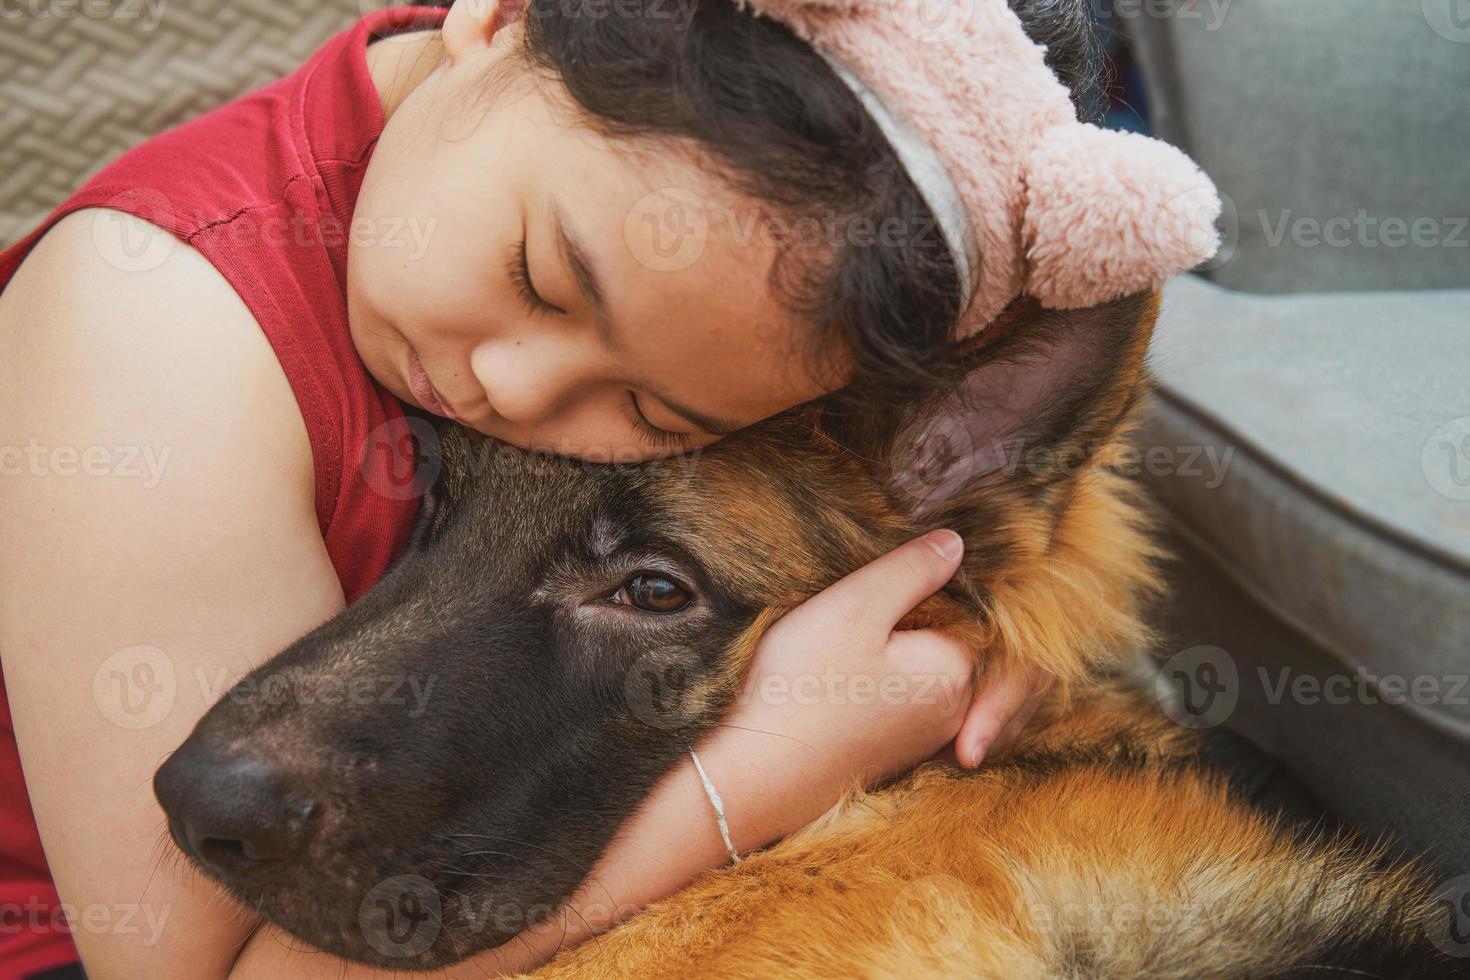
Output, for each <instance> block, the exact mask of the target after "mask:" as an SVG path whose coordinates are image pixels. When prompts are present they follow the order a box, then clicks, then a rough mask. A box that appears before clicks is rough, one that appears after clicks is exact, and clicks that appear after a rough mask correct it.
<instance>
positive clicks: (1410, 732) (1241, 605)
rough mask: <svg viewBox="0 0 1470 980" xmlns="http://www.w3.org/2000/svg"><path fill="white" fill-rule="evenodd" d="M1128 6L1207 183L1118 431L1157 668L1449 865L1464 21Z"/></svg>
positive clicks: (1325, 6) (1334, 10) (1142, 58)
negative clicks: (1197, 231) (1209, 213)
mask: <svg viewBox="0 0 1470 980" xmlns="http://www.w3.org/2000/svg"><path fill="white" fill-rule="evenodd" d="M1137 6H1138V8H1139V11H1140V12H1139V13H1137V15H1135V16H1132V17H1127V18H1124V20H1125V24H1126V31H1127V34H1128V39H1129V43H1130V46H1131V47H1132V49H1133V52H1134V55H1135V58H1136V59H1137V61H1138V63H1139V66H1140V69H1141V72H1142V75H1143V79H1144V85H1145V88H1146V90H1147V97H1148V107H1149V111H1148V115H1149V120H1150V125H1151V128H1152V129H1153V130H1154V132H1155V133H1156V134H1157V135H1160V136H1162V137H1163V138H1165V139H1168V140H1170V141H1171V142H1174V143H1176V144H1177V145H1179V146H1180V147H1182V148H1183V149H1185V150H1186V151H1187V152H1189V153H1190V154H1191V155H1192V156H1193V157H1194V158H1195V159H1196V160H1198V161H1199V162H1200V164H1201V165H1202V166H1203V167H1204V168H1205V170H1206V171H1208V172H1209V173H1210V174H1211V176H1212V177H1213V178H1214V179H1215V180H1216V182H1217V184H1218V185H1219V187H1220V189H1221V191H1222V192H1223V194H1224V195H1225V197H1226V199H1227V201H1226V208H1225V214H1224V216H1223V217H1222V232H1223V235H1224V247H1223V249H1222V251H1221V254H1220V255H1219V256H1218V257H1217V258H1216V259H1215V260H1212V261H1211V262H1210V263H1207V264H1206V266H1205V267H1203V268H1202V269H1201V270H1198V274H1195V275H1190V276H1187V277H1182V278H1181V279H1179V280H1176V281H1174V282H1172V283H1170V284H1169V285H1168V286H1167V287H1166V289H1165V294H1164V304H1163V311H1162V316H1161V319H1160V325H1159V333H1158V340H1157V344H1156V348H1155V353H1154V357H1153V367H1154V371H1155V374H1156V376H1157V379H1158V384H1157V392H1156V397H1155V399H1154V402H1153V405H1152V407H1151V411H1150V413H1149V416H1148V419H1147V421H1146V424H1145V426H1144V429H1143V432H1142V434H1141V442H1142V447H1141V448H1143V450H1144V455H1143V457H1142V458H1143V459H1144V460H1145V461H1146V462H1145V465H1144V466H1143V467H1142V469H1143V472H1144V476H1145V479H1146V480H1147V482H1148V484H1149V485H1150V487H1151V488H1152V490H1153V492H1154V494H1155V496H1156V498H1157V499H1158V500H1159V502H1160V503H1161V505H1162V509H1163V513H1164V514H1165V518H1166V522H1167V524H1168V526H1169V529H1170V533H1171V535H1172V536H1173V539H1174V541H1173V544H1174V547H1175V550H1176V552H1177V553H1178V554H1179V556H1180V560H1179V561H1178V562H1177V563H1176V564H1175V565H1174V566H1173V568H1172V569H1171V580H1172V581H1173V583H1174V585H1175V586H1176V590H1175V594H1174V598H1173V599H1172V600H1171V601H1170V602H1169V603H1168V604H1167V607H1166V608H1164V609H1163V610H1161V612H1160V618H1161V620H1162V622H1163V623H1164V625H1165V632H1166V636H1167V640H1166V642H1165V644H1164V645H1163V647H1162V648H1161V649H1160V650H1159V651H1158V655H1159V659H1160V660H1161V661H1162V662H1163V664H1164V671H1163V674H1162V675H1161V682H1163V684H1164V687H1163V689H1164V690H1174V691H1175V694H1176V696H1179V695H1189V694H1191V693H1192V694H1193V695H1194V696H1195V697H1196V700H1197V702H1198V706H1199V707H1200V709H1201V711H1203V710H1204V708H1205V707H1207V706H1206V705H1205V702H1204V701H1200V700H1199V698H1200V697H1201V692H1202V691H1206V689H1208V690H1209V691H1213V692H1214V693H1215V694H1216V695H1217V698H1216V700H1217V701H1218V702H1219V704H1217V705H1216V706H1215V707H1214V710H1213V711H1212V712H1208V711H1207V712H1204V714H1202V715H1201V716H1200V717H1199V718H1198V719H1197V720H1195V721H1194V722H1193V723H1195V724H1200V725H1215V724H1219V725H1224V726H1228V727H1230V728H1233V729H1235V730H1236V731H1238V732H1240V733H1242V734H1244V735H1246V736H1247V737H1248V738H1249V739H1251V740H1252V741H1254V742H1256V743H1257V744H1258V745H1260V746H1261V747H1262V748H1264V749H1266V750H1267V751H1269V752H1271V753H1273V754H1275V755H1277V756H1279V757H1280V758H1281V759H1283V760H1284V761H1285V762H1286V763H1287V765H1288V766H1289V767H1290V768H1291V769H1292V770H1293V772H1294V773H1295V774H1296V775H1297V776H1298V777H1299V779H1300V780H1301V781H1302V782H1303V783H1305V784H1306V786H1307V788H1308V789H1309V790H1311V791H1312V792H1313V793H1314V794H1315V795H1316V796H1317V797H1318V798H1319V800H1320V801H1321V802H1322V803H1323V804H1325V805H1326V806H1327V807H1328V808H1330V809H1331V810H1333V811H1335V812H1336V813H1338V814H1339V815H1341V816H1342V817H1344V818H1346V819H1347V820H1349V821H1351V822H1353V823H1356V824H1359V825H1361V826H1362V827H1364V828H1365V829H1366V830H1368V831H1369V832H1370V834H1372V835H1374V836H1382V837H1384V838H1385V839H1388V840H1392V841H1395V842H1397V843H1398V844H1400V845H1402V846H1403V847H1404V848H1405V849H1407V850H1410V851H1413V852H1424V853H1427V854H1429V855H1430V856H1431V858H1432V859H1433V860H1435V861H1437V862H1438V863H1439V865H1440V866H1441V868H1442V870H1443V872H1444V873H1445V874H1446V875H1447V876H1448V875H1453V874H1457V873H1464V872H1466V871H1470V680H1467V675H1470V20H1467V19H1466V18H1465V17H1464V16H1463V14H1462V13H1461V8H1460V7H1457V6H1456V3H1455V2H1454V0H1447V2H1441V0H1423V2H1422V3H1421V2H1418V0H1416V2H1413V3H1395V4H1389V3H1383V2H1380V0H1293V2H1291V3H1281V2H1275V0H1232V2H1228V3H1223V4H1213V5H1212V4H1193V3H1168V4H1153V5H1149V4H1142V5H1137ZM1150 11H1152V13H1153V14H1154V15H1151V14H1150ZM1149 452H1152V453H1153V456H1152V460H1153V464H1152V465H1149V464H1148V463H1147V460H1148V459H1149V458H1150V457H1149V456H1148V455H1147V454H1148V453H1149ZM1170 678H1173V680H1170ZM1191 685H1193V690H1191V689H1190V688H1191ZM1176 688H1177V690H1176ZM1467 887H1470V886H1467ZM1467 894H1470V892H1467Z"/></svg>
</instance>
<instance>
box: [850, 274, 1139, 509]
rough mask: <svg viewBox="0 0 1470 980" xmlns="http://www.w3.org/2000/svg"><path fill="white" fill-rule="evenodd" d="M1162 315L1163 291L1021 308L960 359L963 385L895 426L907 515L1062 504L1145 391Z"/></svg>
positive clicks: (900, 500)
mask: <svg viewBox="0 0 1470 980" xmlns="http://www.w3.org/2000/svg"><path fill="white" fill-rule="evenodd" d="M1157 311H1158V296H1157V294H1156V293H1154V292H1145V293H1140V294H1136V295H1133V296H1129V297H1125V298H1123V299H1119V300H1115V301H1113V302H1111V303H1105V304H1103V305H1100V306H1094V307H1089V308H1087V309H1081V310H1048V309H1043V308H1041V307H1040V306H1039V305H1037V304H1036V303H1035V302H1034V301H1031V300H1026V299H1023V300H1020V301H1018V302H1017V303H1016V304H1013V306H1012V307H1011V308H1010V309H1009V310H1008V311H1007V313H1006V315H1004V316H1003V317H1002V318H1001V320H1000V321H999V322H997V323H996V324H994V325H992V327H991V328H990V329H991V330H992V331H994V333H992V335H991V336H990V338H988V339H987V340H986V341H985V342H984V343H983V344H981V345H980V346H978V347H975V348H973V349H971V350H970V351H968V352H966V353H964V354H962V355H961V356H962V357H963V358H964V363H963V365H962V366H961V369H960V371H959V378H960V380H959V381H958V382H957V384H955V386H954V387H952V388H951V389H950V390H949V391H948V392H947V393H944V394H942V395H940V396H937V397H935V398H934V399H931V400H930V401H928V402H927V403H925V404H922V405H920V406H917V407H916V408H915V409H914V410H913V411H911V412H909V413H907V414H906V415H904V416H902V417H900V418H898V419H896V420H894V422H893V424H892V426H891V428H890V429H889V433H890V434H889V435H888V436H887V437H886V438H885V440H884V441H885V442H886V443H887V445H886V447H885V449H884V450H883V451H882V452H881V454H880V455H879V456H878V458H879V459H882V460H884V461H885V466H886V473H885V478H886V482H887V485H888V488H889V490H890V492H891V493H892V494H893V496H894V498H895V501H896V502H897V504H898V507H899V509H900V510H901V511H903V512H905V513H906V514H907V515H908V516H909V517H910V518H911V519H912V520H914V521H915V523H918V524H923V525H929V524H934V525H936V526H937V525H942V524H944V523H945V521H946V520H947V519H949V518H950V517H951V516H952V515H954V513H955V511H961V512H963V511H964V510H965V509H966V508H969V507H972V506H973V505H974V503H975V502H976V501H977V499H978V497H979V496H980V495H982V494H985V493H987V492H993V491H995V490H997V489H999V488H1002V487H1006V488H1012V489H1014V490H1015V491H1017V492H1019V493H1022V494H1024V496H1025V497H1026V498H1027V499H1028V500H1031V501H1037V502H1041V503H1042V504H1046V503H1047V502H1048V501H1055V500H1057V499H1060V497H1061V495H1064V494H1065V493H1067V492H1068V487H1069V485H1070V484H1071V482H1072V480H1073V479H1074V478H1075V477H1076V476H1077V475H1078V474H1079V473H1081V472H1083V470H1084V469H1085V468H1086V465H1087V464H1088V463H1090V462H1091V461H1092V460H1093V458H1094V457H1095V456H1096V454H1097V453H1098V451H1099V450H1101V449H1102V448H1104V447H1105V446H1106V445H1107V444H1108V443H1109V442H1110V440H1111V439H1112V438H1113V436H1114V435H1116V433H1117V431H1118V429H1119V426H1120V424H1121V423H1122V421H1123V420H1124V419H1125V417H1126V416H1127V415H1128V413H1129V409H1130V408H1131V407H1132V405H1133V403H1134V401H1135V400H1136V399H1137V397H1138V396H1139V395H1140V394H1141V391H1142V389H1143V386H1144V375H1143V358H1144V354H1145V351H1146V350H1147V347H1148V341H1149V338H1150V336H1151V334H1152V330H1153V323H1154V319H1155V317H1156V315H1157ZM955 516H957V515H955Z"/></svg>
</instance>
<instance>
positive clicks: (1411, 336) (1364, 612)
mask: <svg viewBox="0 0 1470 980" xmlns="http://www.w3.org/2000/svg"><path fill="white" fill-rule="evenodd" d="M1467 313H1470V290H1443V291H1423V292H1404V293H1355V294H1342V293H1339V294H1318V295H1313V294H1302V295H1293V296H1260V295H1251V294H1245V293H1237V292H1233V291H1231V290H1227V289H1223V288H1221V287H1219V286H1216V285H1213V284H1212V283H1209V282H1207V281H1205V280H1203V279H1201V278H1199V277H1197V276H1185V277H1181V278H1179V279H1177V280H1174V281H1173V282H1171V283H1170V284H1169V285H1168V286H1167V287H1166V288H1165V291H1164V301H1163V311H1162V314H1161V317H1160V323H1159V330H1158V335H1157V339H1156V342H1155V347H1154V354H1153V362H1152V363H1153V369H1154V371H1155V374H1156V376H1157V379H1158V383H1157V396H1156V398H1155V404H1154V406H1153V411H1152V412H1151V413H1150V414H1149V417H1148V419H1147V421H1146V423H1145V428H1144V432H1143V443H1144V445H1145V446H1147V447H1151V451H1152V452H1153V454H1154V455H1153V457H1152V459H1150V457H1149V456H1148V455H1147V454H1145V455H1144V456H1143V457H1142V458H1141V469H1142V471H1143V473H1144V475H1145V479H1146V480H1147V481H1148V482H1149V483H1150V485H1151V486H1152V488H1153V489H1154V492H1155V493H1156V495H1157V496H1158V498H1159V499H1160V500H1161V501H1162V502H1163V503H1164V505H1165V506H1166V507H1167V508H1168V509H1169V510H1171V511H1172V512H1173V513H1174V515H1175V517H1176V518H1177V520H1178V522H1179V523H1180V524H1182V525H1183V526H1184V528H1185V530H1186V533H1188V534H1190V535H1191V536H1192V537H1193V538H1194V539H1195V540H1196V541H1197V542H1198V543H1199V544H1200V546H1201V547H1202V548H1203V549H1204V550H1205V551H1206V552H1207V553H1208V554H1210V555H1211V556H1212V558H1213V559H1214V560H1216V561H1217V562H1218V563H1219V564H1220V565H1221V566H1222V567H1223V568H1225V569H1226V570H1228V571H1229V572H1230V574H1231V575H1232V577H1233V578H1235V580H1236V581H1237V582H1239V583H1240V584H1241V585H1242V586H1243V587H1245V588H1247V589H1249V590H1250V591H1251V592H1253V593H1254V594H1255V595H1256V597H1257V598H1258V599H1259V600H1260V601H1261V603H1262V604H1263V605H1264V606H1266V607H1267V608H1268V609H1270V610H1271V611H1272V612H1274V613H1275V614H1276V615H1277V616H1279V617H1280V618H1282V619H1283V620H1285V621H1286V622H1288V623H1290V624H1291V625H1293V626H1294V627H1295V628H1297V629H1298V630H1299V631H1301V632H1302V633H1304V634H1306V635H1307V636H1309V637H1311V638H1312V639H1313V640H1315V641H1316V642H1317V643H1319V644H1320V645H1321V646H1322V647H1324V648H1325V649H1327V650H1328V651H1330V652H1332V653H1333V654H1335V655H1336V656H1337V657H1338V658H1339V659H1340V660H1341V661H1342V663H1343V664H1344V666H1346V667H1348V668H1350V670H1353V671H1358V670H1361V671H1362V672H1363V673H1364V675H1365V676H1366V677H1369V678H1377V679H1378V680H1379V681H1380V682H1381V684H1382V686H1383V691H1382V696H1383V697H1384V700H1390V699H1392V698H1398V699H1399V700H1401V701H1402V703H1403V704H1404V705H1405V706H1406V707H1407V708H1408V709H1409V710H1411V711H1414V712H1416V713H1417V714H1419V715H1420V716H1421V717H1423V718H1425V719H1426V720H1428V721H1430V722H1431V723H1433V724H1435V725H1436V726H1438V727H1440V728H1441V729H1443V730H1446V731H1450V732H1453V733H1455V734H1456V735H1459V736H1461V737H1465V738H1470V685H1467V684H1466V683H1465V677H1466V675H1467V674H1470V383H1467V380H1466V375H1465V370H1466V365H1470V331H1467V330H1466V329H1465V324H1466V321H1467ZM1416 683H1417V684H1418V685H1419V688H1418V690H1417V691H1406V692H1404V693H1403V694H1402V695H1400V694H1399V693H1398V689H1399V687H1400V686H1403V685H1409V686H1412V685H1414V684H1416ZM1431 688H1432V690H1431Z"/></svg>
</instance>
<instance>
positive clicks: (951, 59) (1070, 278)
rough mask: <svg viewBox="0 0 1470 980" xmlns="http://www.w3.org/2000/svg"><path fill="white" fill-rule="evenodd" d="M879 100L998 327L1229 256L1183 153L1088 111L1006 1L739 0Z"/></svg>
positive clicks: (1206, 194) (863, 94) (872, 106)
mask: <svg viewBox="0 0 1470 980" xmlns="http://www.w3.org/2000/svg"><path fill="white" fill-rule="evenodd" d="M736 2H737V3H740V4H741V5H743V6H749V7H750V8H751V9H753V10H754V11H756V12H757V13H762V14H765V15H767V16H770V17H772V18H775V19H776V20H779V21H780V22H782V23H783V24H785V25H787V26H788V27H790V28H791V29H792V30H793V31H794V32H795V33H796V34H797V36H799V37H801V38H802V39H803V40H805V41H806V42H807V43H809V44H811V45H812V47H813V48H815V49H816V50H817V52H818V53H820V54H821V55H822V56H823V57H824V58H825V59H826V60H827V62H828V63H829V64H830V65H831V66H832V67H833V69H834V70H835V71H836V72H837V74H838V75H839V76H841V77H842V79H843V80H844V81H845V82H846V83H847V84H848V85H849V86H850V87H851V88H852V89H853V91H854V92H855V93H856V94H857V95H858V97H859V98H860V99H861V100H862V101H863V103H864V104H865V105H866V106H867V108H868V111H869V113H870V114H871V115H872V116H873V118H874V120H875V121H876V122H877V123H878V125H879V126H880V127H881V128H882V129H883V131H884V133H885V135H886V136H887V137H888V140H889V142H890V143H891V144H892V145H893V147H894V150H895V152H897V153H898V155H899V158H900V159H901V160H902V161H903V163H904V165H905V167H906V168H907V170H908V172H909V174H910V176H911V178H912V179H913V181H914V184H915V186H916V187H918V189H919V191H920V193H922V194H923V196H924V199H925V201H926V202H927V203H928V205H929V207H930V208H931V210H933V211H934V213H935V216H936V218H937V219H938V222H939V226H940V228H941V230H942V231H943V233H944V237H945V241H946V243H947V244H948V245H949V247H950V250H951V251H952V252H953V253H954V255H955V259H956V263H957V265H958V268H959V272H960V279H961V283H962V286H963V289H964V295H965V296H966V297H967V298H968V307H967V309H966V310H965V312H964V313H963V314H962V316H961V318H960V322H959V326H958V328H957V330H956V333H957V335H958V336H959V337H967V336H970V335H971V334H974V333H976V332H977V331H979V330H981V329H983V328H984V327H985V326H986V325H987V324H989V323H990V322H991V321H992V320H994V319H995V318H996V316H998V315H999V314H1000V312H1001V311H1002V310H1004V309H1005V308H1006V306H1007V305H1008V304H1009V303H1010V302H1011V301H1012V300H1013V299H1015V298H1016V297H1017V296H1019V295H1021V294H1023V293H1024V294H1026V295H1029V296H1033V297H1035V298H1036V299H1037V300H1038V301H1039V302H1040V303H1041V304H1042V305H1043V306H1047V307H1052V308H1058V309H1067V308H1077V307H1085V306H1093V305H1096V304H1098V303H1103V302H1107V301H1108V300H1112V299H1117V298H1118V297H1120V296H1126V295H1128V294H1129V293H1133V292H1137V291H1139V290H1141V289H1146V288H1148V287H1150V286H1155V285H1158V284H1159V283H1161V282H1162V281H1163V280H1164V279H1166V278H1168V277H1169V276H1171V275H1174V274H1176V273H1179V272H1183V271H1185V270H1187V269H1190V268H1193V267H1194V266H1196V265H1198V264H1199V263H1201V262H1203V261H1204V260H1205V259H1208V258H1209V257H1210V256H1212V255H1213V254H1214V253H1215V249H1216V247H1217V244H1218V236H1217V235H1216V232H1215V219H1216V218H1217V217H1218V216H1219V213H1220V200H1219V196H1218V195H1217V194H1216V191H1215V187H1214V185H1213V184H1212V183H1211V182H1210V179H1209V178H1208V177H1206V176H1205V174H1204V173H1203V172H1202V171H1201V170H1200V169H1199V167H1197V166H1195V164H1194V162H1193V161H1191V160H1190V159H1189V158H1188V157H1187V156H1185V155H1184V154H1183V153H1181V152H1179V151H1178V150H1177V149H1175V148H1174V147H1172V146H1170V145H1168V144H1167V143H1163V142H1160V141H1159V140H1155V139H1150V138H1148V137H1146V136H1141V135H1138V134H1136V133H1123V132H1117V131H1112V130H1105V129H1100V128H1098V127H1097V126H1093V125H1091V124H1089V123H1083V122H1079V121H1078V119H1077V114H1076V110H1075V109H1074V108H1073V105H1072V102H1071V99H1070V98H1069V97H1068V93H1067V90H1066V88H1064V87H1063V86H1062V84H1061V82H1059V81H1058V80H1057V77H1056V76H1055V75H1053V74H1052V72H1051V69H1049V68H1047V66H1046V64H1045V61H1044V60H1043V59H1044V56H1045V49H1044V48H1042V47H1041V46H1040V45H1037V44H1036V43H1035V42H1033V41H1032V40H1031V39H1030V38H1029V37H1027V36H1026V32H1025V31H1024V30H1023V29H1022V27H1021V22H1020V20H1019V19H1018V18H1017V17H1016V15H1015V14H1014V13H1012V12H1011V10H1010V8H1009V7H1008V6H1006V3H1005V0H736Z"/></svg>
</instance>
